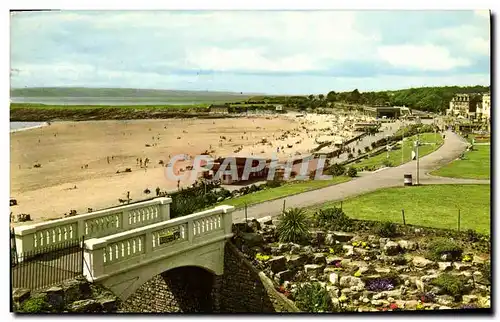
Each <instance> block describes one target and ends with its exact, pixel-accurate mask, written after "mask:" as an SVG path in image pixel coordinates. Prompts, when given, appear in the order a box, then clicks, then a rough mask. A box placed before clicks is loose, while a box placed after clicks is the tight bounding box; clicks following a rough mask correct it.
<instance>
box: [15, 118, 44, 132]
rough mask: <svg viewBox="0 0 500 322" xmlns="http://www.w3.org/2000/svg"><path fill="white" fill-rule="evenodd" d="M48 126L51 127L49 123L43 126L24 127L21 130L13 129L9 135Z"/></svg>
mask: <svg viewBox="0 0 500 322" xmlns="http://www.w3.org/2000/svg"><path fill="white" fill-rule="evenodd" d="M14 122H15V121H14ZM48 125H49V123H48V122H43V123H42V124H39V125H35V126H30V127H22V128H19V129H11V130H10V131H9V133H15V132H21V131H28V130H33V129H38V128H41V127H45V126H48Z"/></svg>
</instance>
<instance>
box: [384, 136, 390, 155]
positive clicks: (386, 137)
mask: <svg viewBox="0 0 500 322" xmlns="http://www.w3.org/2000/svg"><path fill="white" fill-rule="evenodd" d="M385 144H386V145H385V149H386V150H387V159H389V135H386V136H385Z"/></svg>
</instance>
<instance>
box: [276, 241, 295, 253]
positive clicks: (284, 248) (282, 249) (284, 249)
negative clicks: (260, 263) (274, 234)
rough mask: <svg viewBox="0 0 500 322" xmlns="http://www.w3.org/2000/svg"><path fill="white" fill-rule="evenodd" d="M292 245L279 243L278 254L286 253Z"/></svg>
mask: <svg viewBox="0 0 500 322" xmlns="http://www.w3.org/2000/svg"><path fill="white" fill-rule="evenodd" d="M292 245H293V244H292ZM292 245H290V244H288V243H279V244H278V249H279V250H280V252H288V251H289V250H290V249H291V248H292Z"/></svg>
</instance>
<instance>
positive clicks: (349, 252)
mask: <svg viewBox="0 0 500 322" xmlns="http://www.w3.org/2000/svg"><path fill="white" fill-rule="evenodd" d="M342 248H343V249H345V250H346V252H345V254H344V256H345V257H352V256H354V250H353V249H354V247H353V246H351V245H344V246H342Z"/></svg>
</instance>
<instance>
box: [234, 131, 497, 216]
mask: <svg viewBox="0 0 500 322" xmlns="http://www.w3.org/2000/svg"><path fill="white" fill-rule="evenodd" d="M445 135H446V137H445V141H444V144H443V145H442V146H441V147H440V148H439V149H438V150H436V151H434V152H433V153H430V154H428V155H426V156H425V157H423V158H421V159H420V160H419V163H420V184H489V183H490V180H474V179H459V178H445V177H436V176H431V175H429V174H428V173H429V172H431V171H434V170H435V169H438V168H440V167H441V166H443V165H445V164H447V163H449V162H451V161H453V160H455V159H456V158H458V157H459V156H460V154H462V153H463V152H464V151H465V149H466V147H467V144H468V143H467V142H466V141H465V140H464V139H463V138H461V137H460V136H458V135H457V134H455V133H453V132H451V131H447V132H446V133H445ZM404 174H412V176H413V180H414V182H415V178H416V161H410V162H408V163H405V164H402V165H400V166H398V167H394V168H387V169H384V170H381V171H378V172H375V173H370V174H366V175H362V176H360V177H358V178H355V179H353V180H351V181H349V182H346V183H341V184H337V185H334V186H330V187H326V188H322V189H318V190H313V191H308V192H304V193H301V194H297V195H293V196H290V197H284V198H280V199H275V200H272V201H267V202H263V203H259V204H256V205H253V206H250V207H248V217H253V218H261V217H265V216H275V215H278V214H279V213H280V212H281V210H282V208H283V200H284V199H286V207H287V208H290V207H309V206H314V205H317V204H322V203H325V202H327V201H340V200H343V199H345V198H348V197H353V196H356V195H360V194H364V193H367V192H371V191H374V190H377V189H380V188H389V187H396V186H402V185H403V177H404ZM244 218H245V212H244V210H243V209H241V210H236V211H235V212H234V213H233V221H234V222H238V221H241V220H243V219H244Z"/></svg>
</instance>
